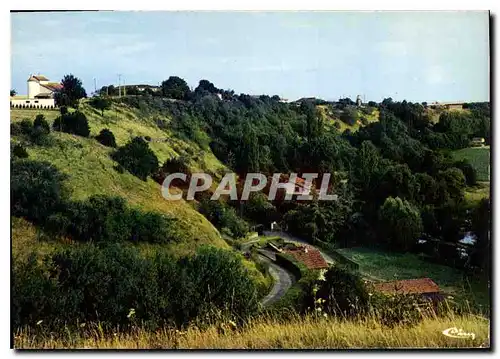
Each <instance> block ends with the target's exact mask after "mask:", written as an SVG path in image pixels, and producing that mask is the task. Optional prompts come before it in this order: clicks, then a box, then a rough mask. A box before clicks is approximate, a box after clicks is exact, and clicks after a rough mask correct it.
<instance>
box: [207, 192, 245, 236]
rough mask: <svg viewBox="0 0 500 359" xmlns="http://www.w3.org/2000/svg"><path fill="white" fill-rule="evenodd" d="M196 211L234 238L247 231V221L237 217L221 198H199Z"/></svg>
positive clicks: (243, 234)
mask: <svg viewBox="0 0 500 359" xmlns="http://www.w3.org/2000/svg"><path fill="white" fill-rule="evenodd" d="M198 211H199V212H200V213H201V214H203V215H204V216H205V217H206V218H207V219H208V220H209V221H210V222H211V223H212V224H213V225H214V226H215V227H217V228H219V229H221V230H222V229H225V230H226V231H225V232H226V233H227V234H228V235H229V236H232V237H234V238H241V237H244V236H245V235H246V234H247V233H248V231H249V226H248V223H247V222H245V221H244V220H243V219H241V218H240V217H238V215H237V214H236V211H235V210H234V208H231V207H229V206H228V205H227V204H226V203H225V202H223V201H221V200H218V201H212V200H210V198H203V199H201V200H200V204H199V206H198Z"/></svg>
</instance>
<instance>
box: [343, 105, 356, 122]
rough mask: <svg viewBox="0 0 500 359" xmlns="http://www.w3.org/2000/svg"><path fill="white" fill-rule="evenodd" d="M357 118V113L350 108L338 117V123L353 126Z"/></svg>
mask: <svg viewBox="0 0 500 359" xmlns="http://www.w3.org/2000/svg"><path fill="white" fill-rule="evenodd" d="M358 118H359V114H358V112H357V111H356V110H355V109H354V108H352V107H347V108H345V109H344V111H343V112H342V114H341V115H340V121H342V122H344V123H345V124H347V125H349V126H353V125H355V124H356V121H357V120H358Z"/></svg>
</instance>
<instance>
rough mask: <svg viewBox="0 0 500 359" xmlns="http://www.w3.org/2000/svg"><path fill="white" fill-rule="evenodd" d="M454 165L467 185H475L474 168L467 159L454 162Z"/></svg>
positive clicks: (475, 173)
mask: <svg viewBox="0 0 500 359" xmlns="http://www.w3.org/2000/svg"><path fill="white" fill-rule="evenodd" d="M454 167H457V168H458V169H460V170H461V171H462V173H463V174H464V177H465V183H466V184H467V186H475V185H476V184H477V172H476V169H475V168H474V167H473V166H472V165H471V164H470V163H469V162H468V161H467V160H462V161H457V162H455V163H454Z"/></svg>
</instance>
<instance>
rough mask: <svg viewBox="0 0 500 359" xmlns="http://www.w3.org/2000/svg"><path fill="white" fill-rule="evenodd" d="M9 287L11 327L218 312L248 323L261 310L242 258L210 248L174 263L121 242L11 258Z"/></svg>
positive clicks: (169, 319)
mask: <svg viewBox="0 0 500 359" xmlns="http://www.w3.org/2000/svg"><path fill="white" fill-rule="evenodd" d="M12 288H13V290H12V303H13V322H14V325H15V326H19V325H25V324H33V323H36V322H37V321H39V320H43V326H44V329H45V328H51V329H56V330H57V328H61V327H64V325H71V324H76V323H77V322H79V323H87V322H89V321H99V322H100V323H101V324H102V325H103V326H104V327H106V326H107V325H113V326H115V325H121V326H122V327H127V326H128V325H130V324H134V323H137V322H141V323H143V324H144V325H149V326H151V327H160V326H161V325H164V324H176V325H178V326H180V325H183V324H187V323H188V322H189V321H190V320H193V319H196V318H198V319H199V320H200V321H201V322H203V321H206V320H207V319H208V320H209V319H210V315H212V314H218V313H225V314H227V315H231V316H234V317H237V318H241V319H245V318H246V317H247V316H249V315H251V314H254V313H255V312H256V311H257V309H258V299H257V294H256V287H255V284H254V282H253V281H252V280H251V279H250V278H249V276H248V275H247V272H246V269H245V268H244V266H243V265H242V262H241V257H240V256H239V255H236V254H234V253H232V252H229V251H225V250H220V249H215V248H210V247H201V248H199V249H198V251H197V253H196V255H195V256H194V257H185V258H181V259H179V260H176V259H174V258H172V257H171V256H170V255H168V254H165V253H163V252H159V253H157V254H156V255H154V256H152V257H145V256H143V255H142V254H141V253H140V252H138V251H137V250H136V249H135V248H131V247H126V246H122V245H118V244H113V245H109V246H105V247H103V248H98V247H95V246H92V245H82V246H69V247H67V248H65V249H58V250H56V252H54V253H53V254H50V255H46V256H45V258H44V260H43V261H37V260H36V259H34V258H33V257H32V259H31V260H29V261H28V262H27V263H26V264H25V263H22V262H17V261H16V263H14V269H13V286H12Z"/></svg>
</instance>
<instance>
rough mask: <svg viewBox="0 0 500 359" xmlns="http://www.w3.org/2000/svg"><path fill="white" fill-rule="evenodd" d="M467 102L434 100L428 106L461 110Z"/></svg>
mask: <svg viewBox="0 0 500 359" xmlns="http://www.w3.org/2000/svg"><path fill="white" fill-rule="evenodd" d="M464 104H465V102H459V101H455V102H432V103H430V104H428V105H427V106H428V107H430V108H432V109H446V110H461V109H463V108H464Z"/></svg>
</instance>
